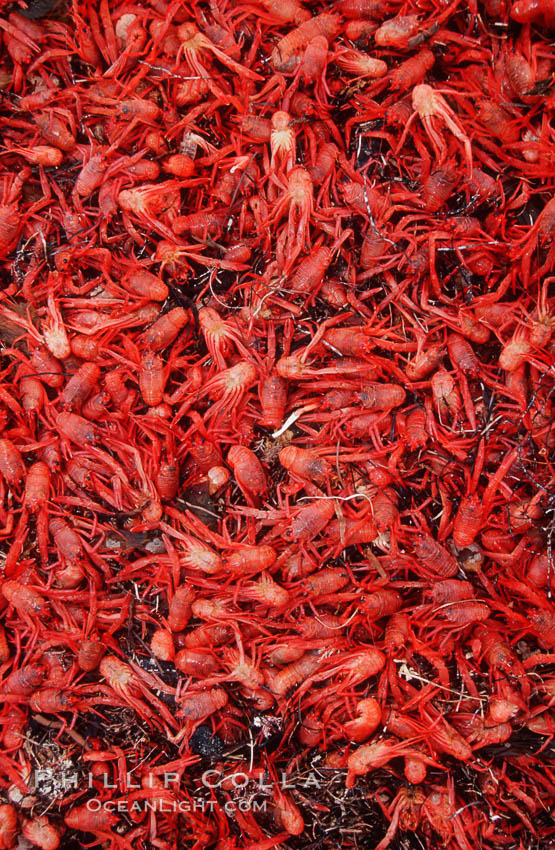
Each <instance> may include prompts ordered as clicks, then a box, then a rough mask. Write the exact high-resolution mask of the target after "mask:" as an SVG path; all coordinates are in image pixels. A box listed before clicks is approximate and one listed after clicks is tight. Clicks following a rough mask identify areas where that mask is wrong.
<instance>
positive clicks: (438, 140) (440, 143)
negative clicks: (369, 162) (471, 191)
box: [395, 83, 472, 176]
mask: <svg viewBox="0 0 555 850" xmlns="http://www.w3.org/2000/svg"><path fill="white" fill-rule="evenodd" d="M442 94H457V92H454V91H451V90H449V89H441V90H440V89H434V88H432V86H429V85H427V84H426V83H421V84H420V85H418V86H415V87H414V88H413V90H412V105H413V108H414V112H413V113H412V115H411V116H410V118H409V120H408V122H407V124H406V126H405V129H404V131H403V135H402V136H401V139H400V141H399V144H398V145H397V148H396V150H395V153H398V152H399V151H400V150H401V148H402V146H403V143H404V141H405V139H406V136H407V133H408V130H409V127H410V125H411V124H412V122H413V121H414V119H415V118H416V116H417V115H419V116H420V118H421V120H422V123H423V124H424V129H425V130H426V133H427V134H428V138H429V139H430V141H431V143H432V146H433V148H434V151H435V153H436V155H437V156H438V157H439V162H438V164H441V163H442V162H443V161H444V159H445V157H446V154H447V146H446V144H445V141H444V139H443V138H442V136H441V134H440V133H439V132H438V131H437V129H436V127H435V126H434V120H433V119H434V118H436V117H438V118H442V119H443V121H444V122H445V124H447V127H448V129H449V130H450V131H451V132H452V133H453V135H454V136H455V138H456V139H457V140H458V141H459V142H461V144H462V145H463V147H464V152H465V156H466V160H467V162H468V171H469V175H470V176H472V146H471V144H470V139H469V138H468V136H467V135H466V133H465V132H464V130H463V128H462V127H461V125H460V124H459V122H458V120H457V116H456V114H455V112H453V110H452V109H451V107H450V106H449V104H448V103H447V101H446V100H445V98H444V97H442Z"/></svg>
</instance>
